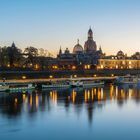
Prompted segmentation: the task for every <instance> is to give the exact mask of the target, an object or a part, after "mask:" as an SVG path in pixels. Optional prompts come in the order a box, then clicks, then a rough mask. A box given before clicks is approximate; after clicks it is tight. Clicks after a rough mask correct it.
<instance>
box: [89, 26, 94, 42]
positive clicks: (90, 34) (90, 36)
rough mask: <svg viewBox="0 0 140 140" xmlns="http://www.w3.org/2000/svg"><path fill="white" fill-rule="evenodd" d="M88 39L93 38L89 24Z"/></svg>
mask: <svg viewBox="0 0 140 140" xmlns="http://www.w3.org/2000/svg"><path fill="white" fill-rule="evenodd" d="M88 39H89V40H92V39H93V32H92V29H91V26H90V28H89V30H88Z"/></svg>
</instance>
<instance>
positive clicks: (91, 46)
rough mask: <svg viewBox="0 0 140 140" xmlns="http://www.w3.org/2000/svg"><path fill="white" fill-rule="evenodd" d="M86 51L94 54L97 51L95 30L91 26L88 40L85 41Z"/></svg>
mask: <svg viewBox="0 0 140 140" xmlns="http://www.w3.org/2000/svg"><path fill="white" fill-rule="evenodd" d="M84 51H85V53H88V54H93V53H95V52H96V51H97V45H96V42H95V41H94V40H93V32H92V29H91V28H90V29H89V30H88V40H87V41H86V42H85V45H84Z"/></svg>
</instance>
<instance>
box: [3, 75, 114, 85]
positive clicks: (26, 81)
mask: <svg viewBox="0 0 140 140" xmlns="http://www.w3.org/2000/svg"><path fill="white" fill-rule="evenodd" d="M74 79H76V80H81V79H85V80H88V79H93V80H103V81H114V80H115V79H116V76H112V77H80V78H78V77H76V78H74ZM66 80H71V78H46V79H12V80H5V83H7V84H30V83H32V84H41V83H45V82H49V81H66ZM0 83H1V84H2V83H3V80H0Z"/></svg>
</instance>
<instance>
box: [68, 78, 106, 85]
mask: <svg viewBox="0 0 140 140" xmlns="http://www.w3.org/2000/svg"><path fill="white" fill-rule="evenodd" d="M70 85H71V87H90V86H92V87H93V86H100V85H104V82H103V81H99V80H94V79H93V78H71V81H70Z"/></svg>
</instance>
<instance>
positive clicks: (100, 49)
mask: <svg viewBox="0 0 140 140" xmlns="http://www.w3.org/2000/svg"><path fill="white" fill-rule="evenodd" d="M99 51H100V52H101V53H102V48H101V45H100V47H99Z"/></svg>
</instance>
